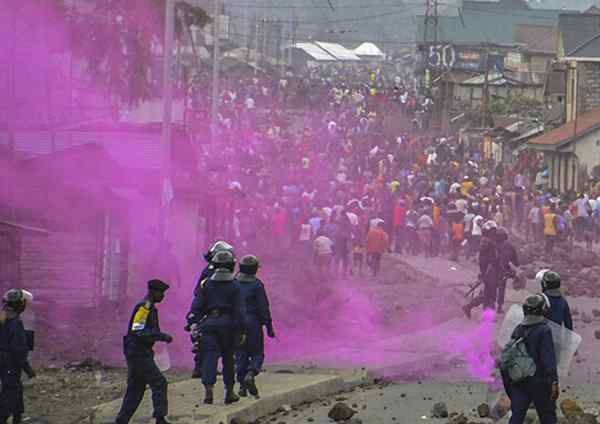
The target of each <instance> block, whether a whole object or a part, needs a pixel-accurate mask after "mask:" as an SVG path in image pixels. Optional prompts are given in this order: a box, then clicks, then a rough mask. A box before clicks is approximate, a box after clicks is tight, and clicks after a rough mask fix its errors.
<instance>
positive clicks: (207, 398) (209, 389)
mask: <svg viewBox="0 0 600 424" xmlns="http://www.w3.org/2000/svg"><path fill="white" fill-rule="evenodd" d="M213 402H214V390H213V386H204V403H205V404H206V405H212V404H213Z"/></svg>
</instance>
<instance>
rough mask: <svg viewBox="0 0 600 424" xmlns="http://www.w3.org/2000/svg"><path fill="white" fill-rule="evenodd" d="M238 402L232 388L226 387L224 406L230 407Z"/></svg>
mask: <svg viewBox="0 0 600 424" xmlns="http://www.w3.org/2000/svg"><path fill="white" fill-rule="evenodd" d="M239 400H240V398H239V397H238V396H237V395H236V394H235V391H234V390H233V386H227V387H226V388H225V405H231V404H232V403H235V402H238V401H239Z"/></svg>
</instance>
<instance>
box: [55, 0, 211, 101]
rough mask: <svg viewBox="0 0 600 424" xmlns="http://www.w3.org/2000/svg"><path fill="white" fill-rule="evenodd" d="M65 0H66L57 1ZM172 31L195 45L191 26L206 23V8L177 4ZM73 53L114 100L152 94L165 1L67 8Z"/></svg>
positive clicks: (99, 0)
mask: <svg viewBox="0 0 600 424" xmlns="http://www.w3.org/2000/svg"><path fill="white" fill-rule="evenodd" d="M55 1H64V0H55ZM175 16H176V23H175V34H176V40H177V42H179V43H182V42H184V40H185V39H186V37H187V39H188V40H189V42H190V43H191V44H192V46H193V47H194V50H195V46H194V44H193V37H192V32H191V28H192V27H194V26H195V27H200V28H201V27H204V26H205V25H206V24H207V23H208V22H210V17H209V16H208V15H207V14H206V12H205V11H204V10H203V9H201V8H198V7H194V6H191V5H189V4H187V3H185V2H183V1H180V2H177V3H176V15H175ZM69 19H70V21H71V25H70V28H71V34H70V36H71V39H72V41H73V50H74V53H75V54H77V55H78V56H79V57H81V58H82V59H83V60H84V61H85V63H86V65H87V68H88V71H89V72H90V74H91V76H92V78H94V79H95V80H96V81H98V82H100V83H101V84H103V85H104V86H105V87H106V88H107V89H108V90H109V92H110V94H111V95H112V96H114V97H115V98H116V99H118V100H120V101H123V102H126V103H128V104H129V105H135V104H138V103H139V102H141V101H144V100H148V99H151V98H154V97H156V95H157V94H158V90H157V89H158V86H157V81H159V80H160V79H157V78H155V76H156V74H157V73H158V72H153V69H156V70H158V69H160V66H157V65H158V64H159V62H160V57H161V56H162V54H163V53H162V52H163V41H164V21H165V0H94V1H93V7H92V8H91V9H89V10H84V9H83V8H81V7H77V6H75V7H71V8H70V9H69Z"/></svg>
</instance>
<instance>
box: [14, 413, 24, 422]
mask: <svg viewBox="0 0 600 424" xmlns="http://www.w3.org/2000/svg"><path fill="white" fill-rule="evenodd" d="M22 422H23V416H22V415H21V414H14V415H13V419H12V424H21V423H22Z"/></svg>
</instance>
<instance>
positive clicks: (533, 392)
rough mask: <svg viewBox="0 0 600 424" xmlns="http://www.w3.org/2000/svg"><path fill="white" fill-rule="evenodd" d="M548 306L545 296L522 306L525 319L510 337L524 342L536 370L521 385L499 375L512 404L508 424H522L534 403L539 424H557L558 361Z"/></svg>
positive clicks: (532, 297) (503, 374)
mask: <svg viewBox="0 0 600 424" xmlns="http://www.w3.org/2000/svg"><path fill="white" fill-rule="evenodd" d="M549 307H550V302H549V301H548V298H547V297H546V296H545V295H544V294H538V295H535V296H530V297H528V298H527V299H526V300H525V303H524V304H523V312H524V314H525V318H524V319H523V321H522V322H521V324H520V325H519V326H518V327H517V328H516V329H515V331H514V332H513V334H512V338H513V339H518V338H524V343H525V347H526V349H527V353H528V354H529V356H530V357H531V359H532V360H533V362H534V363H535V366H536V370H535V374H534V375H533V376H532V377H528V378H526V379H525V380H523V381H520V382H516V383H515V382H513V381H511V380H510V376H509V375H508V374H507V373H506V372H504V371H502V381H503V383H504V388H505V390H506V394H507V395H508V397H509V398H510V400H511V410H512V417H511V418H510V422H509V423H510V424H522V423H523V422H524V420H525V417H526V415H527V410H528V409H529V405H530V404H531V403H532V402H533V405H534V406H535V409H536V411H537V414H538V416H539V418H540V423H541V424H556V422H557V418H556V400H557V399H558V395H559V386H558V373H557V361H556V355H555V352H554V342H553V340H552V330H550V327H549V326H548V324H547V323H546V319H545V318H544V315H545V314H547V311H548V309H549Z"/></svg>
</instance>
